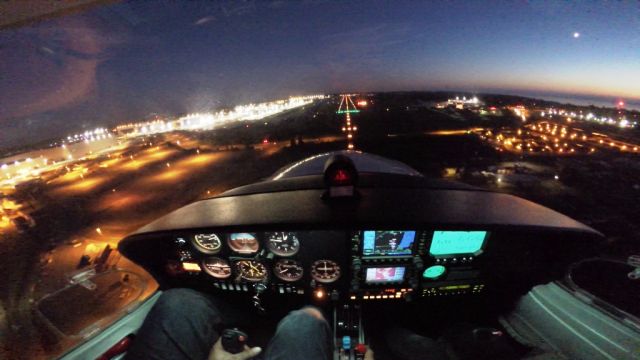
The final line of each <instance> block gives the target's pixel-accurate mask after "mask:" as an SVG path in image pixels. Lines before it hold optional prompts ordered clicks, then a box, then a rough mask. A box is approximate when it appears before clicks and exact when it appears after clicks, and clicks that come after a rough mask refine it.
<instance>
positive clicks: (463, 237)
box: [429, 231, 487, 256]
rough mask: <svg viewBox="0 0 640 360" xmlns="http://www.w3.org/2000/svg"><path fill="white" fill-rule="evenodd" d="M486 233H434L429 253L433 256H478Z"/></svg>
mask: <svg viewBox="0 0 640 360" xmlns="http://www.w3.org/2000/svg"><path fill="white" fill-rule="evenodd" d="M486 238H487V232H486V231H434V232H433V239H432V240H431V247H430V248H429V253H430V254H431V255H433V256H449V255H461V254H478V253H479V252H480V250H481V249H482V246H483V245H484V241H485V239H486Z"/></svg>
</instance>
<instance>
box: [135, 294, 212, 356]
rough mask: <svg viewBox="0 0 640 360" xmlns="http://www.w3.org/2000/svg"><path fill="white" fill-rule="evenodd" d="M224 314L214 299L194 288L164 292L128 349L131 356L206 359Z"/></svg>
mask: <svg viewBox="0 0 640 360" xmlns="http://www.w3.org/2000/svg"><path fill="white" fill-rule="evenodd" d="M221 323H222V317H221V313H220V311H218V308H217V307H216V306H215V305H214V304H213V302H212V299H211V298H209V297H208V296H207V295H205V294H202V293H200V292H198V291H195V290H191V289H171V290H167V291H166V292H164V293H163V294H162V296H161V297H160V299H158V302H157V303H156V304H155V305H154V306H153V308H152V309H151V311H150V312H149V315H147V318H146V319H145V321H144V323H143V324H142V327H141V328H140V331H139V332H138V334H137V336H136V338H135V340H134V341H133V346H132V348H131V349H130V350H129V351H128V352H127V357H126V358H127V359H198V360H201V359H206V358H207V356H208V355H209V351H210V350H211V348H212V347H213V344H214V343H215V342H216V340H217V339H218V337H219V330H220V327H221Z"/></svg>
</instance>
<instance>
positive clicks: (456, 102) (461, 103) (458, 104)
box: [436, 96, 482, 110]
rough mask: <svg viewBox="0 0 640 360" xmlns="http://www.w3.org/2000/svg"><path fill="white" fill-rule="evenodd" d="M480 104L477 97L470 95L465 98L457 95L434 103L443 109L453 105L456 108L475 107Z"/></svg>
mask: <svg viewBox="0 0 640 360" xmlns="http://www.w3.org/2000/svg"><path fill="white" fill-rule="evenodd" d="M481 105H482V102H481V101H480V100H478V98H477V97H475V96H474V97H472V98H469V99H467V97H466V96H463V97H462V99H461V98H460V97H459V96H456V98H455V99H448V100H447V101H443V102H439V103H436V108H437V109H445V108H448V107H454V108H456V109H459V110H462V109H476V108H478V107H480V106H481Z"/></svg>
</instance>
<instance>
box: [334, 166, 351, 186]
mask: <svg viewBox="0 0 640 360" xmlns="http://www.w3.org/2000/svg"><path fill="white" fill-rule="evenodd" d="M350 178H351V177H350V176H349V173H348V172H346V171H345V170H343V169H338V171H336V173H335V174H334V175H333V181H335V182H336V183H345V182H348V181H349V179H350Z"/></svg>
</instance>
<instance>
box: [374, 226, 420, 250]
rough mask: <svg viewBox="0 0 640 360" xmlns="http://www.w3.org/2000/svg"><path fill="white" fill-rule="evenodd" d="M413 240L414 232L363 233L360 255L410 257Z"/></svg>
mask: <svg viewBox="0 0 640 360" xmlns="http://www.w3.org/2000/svg"><path fill="white" fill-rule="evenodd" d="M415 238H416V232H415V231H373V230H367V231H363V233H362V255H364V256H410V255H411V254H412V253H413V251H412V249H413V242H414V241H415Z"/></svg>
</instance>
